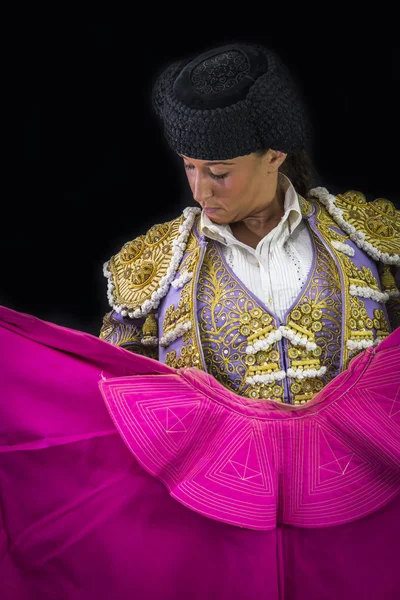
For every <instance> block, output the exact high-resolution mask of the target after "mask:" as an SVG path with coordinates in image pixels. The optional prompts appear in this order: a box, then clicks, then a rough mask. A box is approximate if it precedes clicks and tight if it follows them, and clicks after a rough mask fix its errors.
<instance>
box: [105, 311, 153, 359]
mask: <svg viewBox="0 0 400 600" xmlns="http://www.w3.org/2000/svg"><path fill="white" fill-rule="evenodd" d="M113 314H114V311H110V312H109V313H107V314H106V315H105V316H104V318H103V324H102V327H101V329H100V334H99V338H100V339H102V340H105V341H106V342H109V343H110V344H113V345H114V346H121V347H122V348H125V350H129V351H131V352H134V353H135V354H141V355H143V356H148V357H150V358H154V359H157V358H158V348H152V347H149V346H143V345H142V343H141V340H142V327H141V323H140V322H139V323H138V322H137V321H132V323H127V322H126V321H122V322H121V321H119V320H118V319H115V318H114V317H113Z"/></svg>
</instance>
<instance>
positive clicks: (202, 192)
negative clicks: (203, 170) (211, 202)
mask: <svg viewBox="0 0 400 600" xmlns="http://www.w3.org/2000/svg"><path fill="white" fill-rule="evenodd" d="M192 194H193V198H194V200H196V202H198V203H199V204H202V203H203V202H204V201H205V200H207V199H208V198H211V196H213V195H214V193H213V190H212V182H211V181H210V180H209V178H208V177H204V176H202V175H201V174H200V173H196V174H195V176H194V178H193V185H192Z"/></svg>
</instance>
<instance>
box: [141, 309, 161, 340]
mask: <svg viewBox="0 0 400 600" xmlns="http://www.w3.org/2000/svg"><path fill="white" fill-rule="evenodd" d="M157 333H158V326H157V321H156V317H155V315H154V313H149V314H148V315H147V317H146V320H145V322H144V324H143V338H142V339H143V340H146V339H149V338H156V337H157Z"/></svg>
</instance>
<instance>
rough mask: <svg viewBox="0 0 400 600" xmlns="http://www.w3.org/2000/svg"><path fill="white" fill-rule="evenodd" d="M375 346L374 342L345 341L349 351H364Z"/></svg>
mask: <svg viewBox="0 0 400 600" xmlns="http://www.w3.org/2000/svg"><path fill="white" fill-rule="evenodd" d="M376 345H377V344H376V341H374V340H358V341H357V342H355V341H354V340H347V348H348V349H349V350H364V349H365V348H369V347H370V346H376Z"/></svg>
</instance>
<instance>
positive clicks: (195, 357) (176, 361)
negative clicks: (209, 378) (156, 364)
mask: <svg viewBox="0 0 400 600" xmlns="http://www.w3.org/2000/svg"><path fill="white" fill-rule="evenodd" d="M165 364H166V365H168V366H169V367H173V368H174V369H182V367H197V368H199V365H200V354H199V353H198V352H196V351H195V348H194V346H193V345H192V344H189V346H184V347H183V348H182V349H181V351H180V354H179V356H178V357H177V355H176V350H171V352H167V354H166V357H165Z"/></svg>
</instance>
